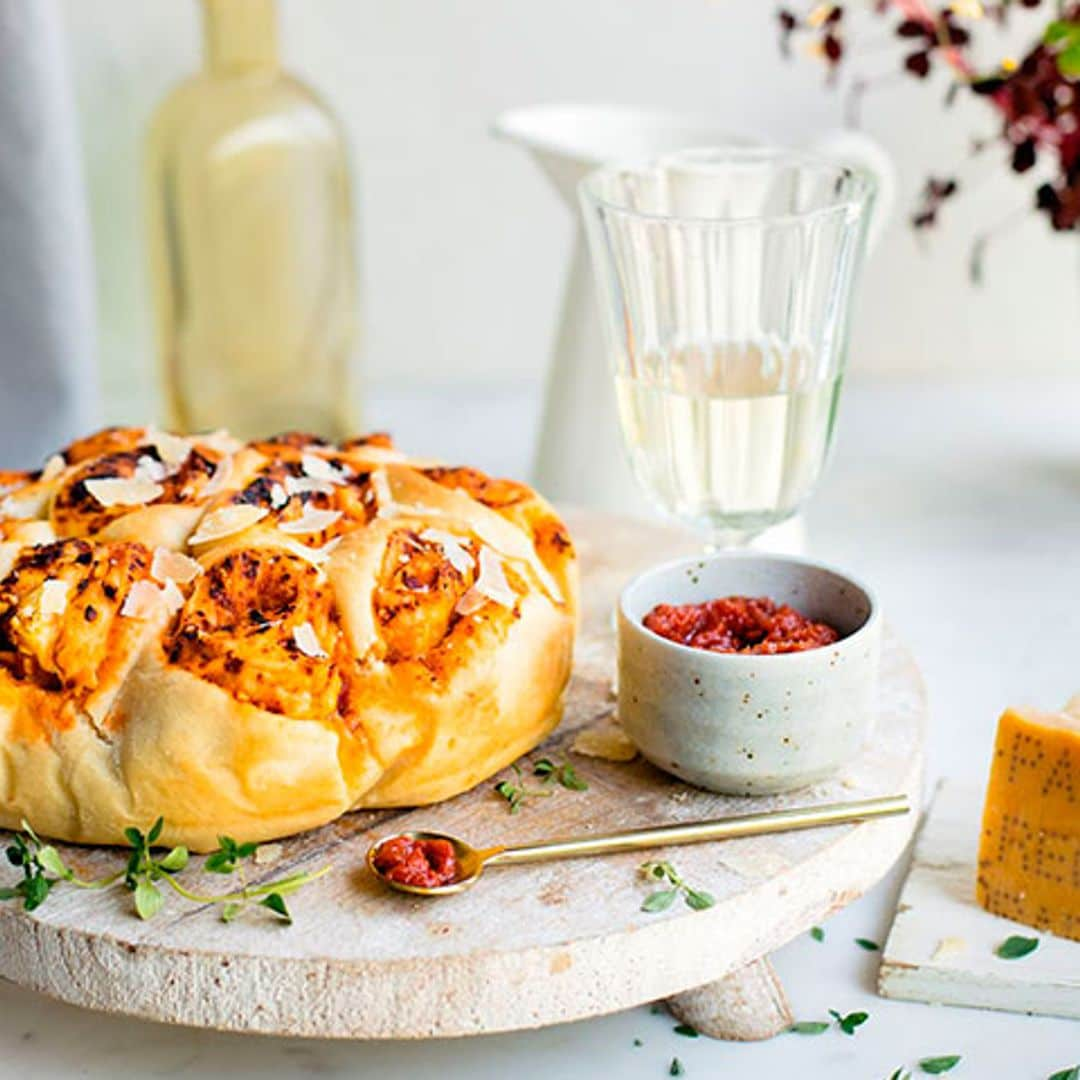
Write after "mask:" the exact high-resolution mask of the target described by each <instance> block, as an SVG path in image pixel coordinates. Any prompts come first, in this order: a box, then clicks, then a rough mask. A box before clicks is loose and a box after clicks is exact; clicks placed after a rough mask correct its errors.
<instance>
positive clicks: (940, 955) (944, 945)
mask: <svg viewBox="0 0 1080 1080" xmlns="http://www.w3.org/2000/svg"><path fill="white" fill-rule="evenodd" d="M967 947H968V946H967V942H966V941H965V940H964V939H963V938H962V937H945V938H942V939H941V940H940V941H939V942H938V943H937V947H936V948H935V949H934V952H933V955H932V956H931V957H930V959H931V960H936V961H943V960H955V959H956V958H957V957H958V956H963V954H964V953H966V952H967Z"/></svg>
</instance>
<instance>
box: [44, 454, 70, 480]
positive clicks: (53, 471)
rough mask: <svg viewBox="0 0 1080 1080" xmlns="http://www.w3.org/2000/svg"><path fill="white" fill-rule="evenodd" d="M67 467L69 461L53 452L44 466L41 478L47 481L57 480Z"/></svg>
mask: <svg viewBox="0 0 1080 1080" xmlns="http://www.w3.org/2000/svg"><path fill="white" fill-rule="evenodd" d="M66 468H67V462H66V461H65V460H64V459H63V458H62V457H61V456H60V455H59V454H53V456H52V457H51V458H49V460H48V461H46V462H45V464H44V465H43V466H42V469H41V476H40V478H39V479H41V480H45V481H49V480H55V479H56V478H57V477H58V476H59V475H60V474H61V473H62V472H63V471H64V470H65V469H66Z"/></svg>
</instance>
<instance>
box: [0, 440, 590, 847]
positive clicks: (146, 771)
mask: <svg viewBox="0 0 1080 1080" xmlns="http://www.w3.org/2000/svg"><path fill="white" fill-rule="evenodd" d="M0 485H2V487H0V491H2V492H3V495H2V498H0V826H4V827H8V828H15V827H18V826H19V824H20V822H21V821H22V820H23V819H26V820H27V821H29V822H30V823H31V825H32V826H33V827H34V829H35V830H37V831H38V832H40V833H43V834H45V835H48V836H51V837H56V838H59V839H64V840H69V841H74V842H86V843H111V842H119V841H122V838H123V830H124V829H125V828H126V827H128V826H136V827H139V828H145V827H146V825H147V824H148V823H149V822H152V821H154V819H155V818H157V817H158V816H159V815H161V816H163V817H164V818H165V822H166V825H165V832H164V834H163V835H162V838H161V839H162V843H167V844H186V845H187V846H189V847H190V848H192V849H193V850H196V851H199V850H207V849H211V848H214V847H216V846H217V843H218V841H217V837H218V835H219V834H220V833H226V834H229V835H231V836H235V837H238V838H242V839H244V840H265V839H269V838H271V837H277V836H283V835H286V834H289V833H293V832H297V831H299V830H302V829H308V828H312V827H314V826H316V825H321V824H323V823H325V822H327V821H330V820H332V819H334V818H335V817H337V816H338V815H340V814H343V813H345V812H346V811H348V810H350V809H354V808H358V807H389V806H404V805H415V804H422V803H432V802H436V801H439V800H441V799H446V798H449V797H450V796H453V795H456V794H458V793H459V792H462V791H464V790H466V789H467V788H470V787H472V786H473V785H474V784H476V783H478V782H479V781H481V780H484V779H486V778H487V777H489V776H490V775H491V774H492V773H494V772H496V771H497V770H499V769H501V768H503V767H504V766H505V765H507V764H508V763H509V762H511V761H513V760H514V759H515V758H516V757H518V756H519V755H521V754H522V753H524V752H526V751H527V750H529V749H531V748H532V747H533V746H534V745H536V743H538V742H539V741H540V740H541V739H542V738H543V737H544V736H545V735H546V734H547V733H548V732H549V731H551V729H552V728H553V727H554V726H555V724H556V723H557V721H558V719H559V715H560V707H561V699H562V693H563V689H564V687H565V685H566V682H567V679H568V677H569V673H570V661H571V651H572V645H573V637H574V627H575V618H576V606H577V579H576V562H575V557H574V551H573V547H572V545H571V542H570V538H569V536H568V534H567V531H566V528H565V526H564V525H563V524H562V522H561V521H560V520H559V518H558V517H557V516H556V514H555V513H554V511H553V510H552V509H551V507H550V506H549V505H548V504H547V503H546V502H544V500H543V499H541V498H540V497H539V496H538V495H537V494H536V493H535V492H533V491H532V490H531V489H530V488H528V487H526V486H525V485H523V484H518V483H514V482H512V481H508V480H494V479H491V478H490V477H488V476H485V475H484V474H483V473H481V472H478V471H477V470H475V469H468V468H447V467H445V466H442V465H436V464H432V463H428V462H418V461H411V460H409V459H407V458H406V457H405V456H404V455H403V454H401V453H399V452H398V451H397V450H395V449H394V448H393V446H392V444H391V443H390V440H389V439H388V438H386V437H385V436H371V437H368V438H366V439H356V440H352V441H350V442H347V443H344V444H342V445H341V446H331V445H328V444H326V443H324V442H322V441H321V440H319V439H317V438H315V437H314V436H308V435H303V434H298V433H290V434H288V435H285V436H281V437H278V438H275V439H269V440H266V441H264V442H256V443H250V444H245V443H240V442H238V441H236V440H234V439H232V438H230V437H229V436H228V435H226V434H224V433H222V432H218V433H215V434H213V435H207V436H193V437H191V438H180V437H178V436H175V435H171V434H168V433H166V432H161V431H157V430H154V429H144V428H113V429H109V430H107V431H103V432H100V433H99V434H97V435H93V436H90V437H89V438H86V439H82V440H80V441H79V442H76V443H74V444H72V445H71V446H69V447H68V448H67V449H66V450H64V451H63V452H62V453H60V454H57V455H55V456H54V457H52V458H50V460H49V461H48V462H47V463H46V464H45V466H44V468H43V469H41V470H40V471H38V472H35V473H0Z"/></svg>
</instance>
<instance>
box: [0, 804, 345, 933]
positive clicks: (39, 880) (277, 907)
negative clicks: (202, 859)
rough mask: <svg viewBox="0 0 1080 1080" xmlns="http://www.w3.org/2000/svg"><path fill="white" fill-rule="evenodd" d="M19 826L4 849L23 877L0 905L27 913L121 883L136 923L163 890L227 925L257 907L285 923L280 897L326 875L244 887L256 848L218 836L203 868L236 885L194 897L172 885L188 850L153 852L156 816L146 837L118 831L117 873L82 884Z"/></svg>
mask: <svg viewBox="0 0 1080 1080" xmlns="http://www.w3.org/2000/svg"><path fill="white" fill-rule="evenodd" d="M22 826H23V831H22V832H21V833H16V834H15V836H14V837H13V839H12V843H11V845H10V846H9V847H8V849H7V857H8V861H9V862H10V863H11V864H12V865H13V866H16V867H18V868H19V869H21V870H22V873H23V877H22V880H21V881H19V882H18V883H17V884H15V885H14V886H11V887H7V888H0V900H16V899H21V900H22V902H23V907H24V909H25V910H27V911H33V910H34V909H35V908H38V907H40V906H41V904H43V903H44V902H45V900H46V898H47V897H48V896H49V893H50V892H51V891H52V889H53V888H54V887H55V886H57V885H58V884H61V883H64V884H67V885H71V886H74V887H75V888H79V889H108V888H110V887H112V886H113V885H116V884H119V883H121V882H122V883H123V885H124V887H125V888H127V889H129V890H130V891H131V893H132V894H133V899H134V905H135V912H136V914H137V915H138V916H139V918H141V919H151V918H153V917H154V916H155V915H156V914H157V913H158V912H159V911H160V910H161V908H162V906H163V905H164V903H165V894H164V892H163V891H162V887H163V886H165V887H167V888H169V889H171V890H172V891H173V892H175V893H177V894H179V895H180V896H182V897H183V898H184V899H185V900H188V901H191V902H192V903H196V904H213V905H217V906H219V907H220V909H221V918H222V919H223V921H225V922H232V920H233V919H235V918H236V917H237V916H238V915H240V914H241V913H242V912H243V911H245V910H246V909H248V908H249V907H252V906H258V907H264V908H266V909H267V910H268V911H270V912H271V913H272V914H273V915H274V916H275V917H276V918H277V919H278V920H280V921H281V922H284V923H291V922H292V915H291V913H290V912H289V908H288V905H287V904H286V902H285V897H286V896H290V895H291V894H292V893H295V892H296V891H297V890H298V889H301V888H303V886H305V885H307V884H309V883H310V882H312V881H315V880H316V879H317V878H320V877H322V876H323V875H324V874H326V873H328V872H329V870H330V867H329V866H326V867H324V868H323V869H322V870H316V871H307V870H302V871H298V872H297V873H294V874H287V875H286V876H285V877H281V878H278V879H277V880H276V881H270V882H265V883H263V884H259V885H250V884H248V882H247V879H246V878H245V876H244V873H243V869H242V866H241V863H242V861H243V860H245V859H248V858H251V857H253V856H254V855H255V854H256V852H257V851H258V845H257V844H252V843H246V844H238V843H237V842H236V841H235V840H234V839H233V838H232V837H230V836H219V837H218V843H219V844H220V845H221V846H220V847H219V848H218V850H217V851H214V852H212V853H211V854H210V855H209V856H208V857H207V859H206V863H205V865H204V869H206V870H210V871H211V872H213V873H218V874H232V873H234V872H238V878H239V881H240V886H239V888H237V889H233V890H231V891H229V892H226V893H215V894H209V895H206V894H202V893H198V892H194V891H192V890H191V889H189V888H187V886H186V885H182V884H181V883H180V881H179V880H178V875H179V874H180V873H181V871H183V870H185V869H186V868H187V866H188V863H189V861H190V855H189V852H188V849H187V848H186V847H183V846H178V847H173V848H170V849H169V850H168V851H167V852H165V854H164V855H161V854H157V853H156V852H155V846H156V844H157V841H158V840H159V839H160V837H161V834H162V832H163V830H164V828H165V822H164V819H163V818H160V817H159V818H158V819H157V821H155V822H154V824H153V825H152V826H151V827H150V829H149V830H148V831H147V832H146V833H143V832H141V831H140V830H139V829H135V828H129V829H126V830H125V831H124V836H125V838H126V840H127V842H128V844H129V846H130V848H131V851H130V853H129V855H128V858H127V863H126V865H125V866H124V868H123V869H122V870H117V871H116V872H115V873H113V874H107V875H105V876H104V877H100V878H94V879H91V880H89V881H87V880H84V879H82V878H80V877H77V876H76V874H75V872H74V871H73V870H71V869H70V868H69V867H68V866H67V865H66V864H65V862H64V860H63V858H62V857H61V855H60V853H59V852H58V851H57V850H56V848H55V847H53V846H52V845H51V844H45V843H43V842H42V841H41V839H40V838H39V837H38V835H37V834H36V833H35V832H34V830H33V829H32V828H31V827H30V825H29V824H27V823H26V822H25V821H24V822H23V823H22ZM158 851H160V848H159V849H158Z"/></svg>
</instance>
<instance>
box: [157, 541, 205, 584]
mask: <svg viewBox="0 0 1080 1080" xmlns="http://www.w3.org/2000/svg"><path fill="white" fill-rule="evenodd" d="M201 573H202V566H201V565H200V564H199V563H197V562H196V561H195V560H194V559H191V558H188V556H187V555H181V554H180V552H179V551H171V550H170V549H169V548H163V547H159V548H154V561H153V562H152V563H151V564H150V576H151V577H154V578H156V579H157V580H158V581H160V582H161V583H162V584H164V583H165V582H167V581H174V582H176V583H177V584H178V585H186V584H187V583H188V582H189V581H194V580H195V578H197V577H198V576H199V575H200V574H201Z"/></svg>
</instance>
